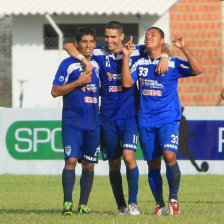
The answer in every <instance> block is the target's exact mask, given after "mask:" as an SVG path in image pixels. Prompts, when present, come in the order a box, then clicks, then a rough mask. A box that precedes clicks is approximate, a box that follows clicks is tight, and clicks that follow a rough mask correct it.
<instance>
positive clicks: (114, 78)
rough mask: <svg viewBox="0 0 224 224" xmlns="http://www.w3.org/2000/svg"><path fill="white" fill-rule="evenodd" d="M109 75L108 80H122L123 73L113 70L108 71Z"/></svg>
mask: <svg viewBox="0 0 224 224" xmlns="http://www.w3.org/2000/svg"><path fill="white" fill-rule="evenodd" d="M107 75H108V80H109V81H112V79H113V80H121V75H120V74H112V73H111V72H107Z"/></svg>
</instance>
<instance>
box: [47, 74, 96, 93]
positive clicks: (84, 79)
mask: <svg viewBox="0 0 224 224" xmlns="http://www.w3.org/2000/svg"><path fill="white" fill-rule="evenodd" d="M91 74H92V72H90V71H86V70H84V71H83V72H82V74H81V75H80V76H79V78H78V79H77V80H76V81H74V82H71V83H68V84H65V85H53V87H52V89H51V95H52V96H53V97H58V96H63V95H66V94H68V93H70V92H71V91H73V90H74V89H76V88H77V87H79V86H82V85H86V84H88V83H90V82H91Z"/></svg>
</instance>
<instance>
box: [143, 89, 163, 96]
mask: <svg viewBox="0 0 224 224" xmlns="http://www.w3.org/2000/svg"><path fill="white" fill-rule="evenodd" d="M142 94H143V95H146V96H162V92H161V91H160V90H148V89H144V90H143V91H142Z"/></svg>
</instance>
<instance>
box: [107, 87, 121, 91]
mask: <svg viewBox="0 0 224 224" xmlns="http://www.w3.org/2000/svg"><path fill="white" fill-rule="evenodd" d="M121 91H122V86H109V92H121Z"/></svg>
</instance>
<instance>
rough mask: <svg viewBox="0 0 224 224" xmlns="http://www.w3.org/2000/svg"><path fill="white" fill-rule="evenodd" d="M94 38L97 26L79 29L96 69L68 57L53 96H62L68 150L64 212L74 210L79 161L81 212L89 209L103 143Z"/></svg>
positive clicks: (78, 41)
mask: <svg viewBox="0 0 224 224" xmlns="http://www.w3.org/2000/svg"><path fill="white" fill-rule="evenodd" d="M95 38H96V34H95V30H93V29H91V28H80V29H78V31H77V33H76V39H75V46H76V47H77V49H78V50H79V52H80V53H81V54H82V55H83V56H84V57H85V58H86V60H88V61H89V62H90V63H91V64H92V65H93V69H92V71H91V69H89V70H88V71H87V70H85V69H84V65H83V64H82V63H81V62H80V61H79V60H77V59H74V58H72V57H69V58H66V59H65V60H63V61H62V63H61V64H60V66H59V68H58V71H57V73H56V76H55V79H54V81H53V87H52V91H51V93H52V96H53V97H58V96H63V111H62V141H63V147H64V153H65V167H64V169H63V172H62V185H63V191H64V206H63V211H62V214H63V215H71V214H72V207H73V201H72V192H73V187H74V184H75V168H76V164H77V162H78V161H80V162H81V164H82V175H81V179H80V189H81V190H80V200H79V205H78V212H79V213H89V212H90V209H89V208H88V207H87V202H88V199H89V195H90V191H91V188H92V184H93V178H94V163H97V162H98V151H99V150H98V147H99V143H100V126H99V125H100V118H99V103H98V102H99V101H98V99H99V67H98V64H97V63H96V61H94V60H93V59H92V57H91V55H92V53H93V50H94V48H95V45H96V44H95ZM83 56H82V57H83Z"/></svg>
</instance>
